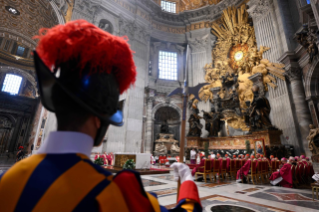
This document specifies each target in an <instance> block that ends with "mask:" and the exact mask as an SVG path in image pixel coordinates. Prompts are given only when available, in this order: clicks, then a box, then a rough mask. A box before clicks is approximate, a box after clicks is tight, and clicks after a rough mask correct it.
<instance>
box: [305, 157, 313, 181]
mask: <svg viewBox="0 0 319 212" xmlns="http://www.w3.org/2000/svg"><path fill="white" fill-rule="evenodd" d="M306 161H307V162H308V164H309V165H308V173H309V176H310V177H311V178H312V176H313V175H314V174H315V171H314V170H313V165H312V163H311V162H310V160H309V158H308V157H306Z"/></svg>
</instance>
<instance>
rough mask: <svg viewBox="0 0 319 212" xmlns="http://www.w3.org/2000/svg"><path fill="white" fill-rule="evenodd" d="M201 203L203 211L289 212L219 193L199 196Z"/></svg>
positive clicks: (171, 206)
mask: <svg viewBox="0 0 319 212" xmlns="http://www.w3.org/2000/svg"><path fill="white" fill-rule="evenodd" d="M201 204H202V206H203V211H204V212H212V211H213V212H216V211H217V212H219V211H220V212H224V211H236V212H250V211H260V212H291V211H288V210H285V209H281V208H276V207H271V206H269V205H261V204H258V203H253V202H247V201H242V200H238V199H234V198H230V197H225V196H221V195H212V196H207V197H203V198H201ZM175 206H176V204H172V205H167V206H165V207H166V208H167V209H171V208H174V207H175Z"/></svg>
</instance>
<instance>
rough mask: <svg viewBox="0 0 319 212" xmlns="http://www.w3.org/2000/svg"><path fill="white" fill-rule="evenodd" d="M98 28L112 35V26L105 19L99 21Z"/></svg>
mask: <svg viewBox="0 0 319 212" xmlns="http://www.w3.org/2000/svg"><path fill="white" fill-rule="evenodd" d="M99 28H101V29H102V30H104V31H107V32H108V33H110V34H113V25H112V24H111V22H110V21H108V20H106V19H101V20H100V22H99Z"/></svg>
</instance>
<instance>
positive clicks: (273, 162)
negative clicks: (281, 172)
mask: <svg viewBox="0 0 319 212" xmlns="http://www.w3.org/2000/svg"><path fill="white" fill-rule="evenodd" d="M275 171H277V170H276V161H275V160H272V161H271V162H270V174H272V173H273V172H275Z"/></svg>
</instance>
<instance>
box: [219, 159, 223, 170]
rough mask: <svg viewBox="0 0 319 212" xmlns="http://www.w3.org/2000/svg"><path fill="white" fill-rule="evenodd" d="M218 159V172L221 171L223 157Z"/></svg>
mask: <svg viewBox="0 0 319 212" xmlns="http://www.w3.org/2000/svg"><path fill="white" fill-rule="evenodd" d="M218 160H219V173H221V172H222V167H223V158H218Z"/></svg>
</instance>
